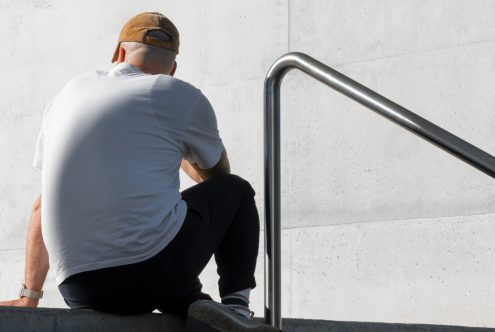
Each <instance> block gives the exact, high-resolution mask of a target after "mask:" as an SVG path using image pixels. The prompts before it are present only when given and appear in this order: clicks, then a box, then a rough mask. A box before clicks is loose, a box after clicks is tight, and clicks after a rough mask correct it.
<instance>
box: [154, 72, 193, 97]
mask: <svg viewBox="0 0 495 332" xmlns="http://www.w3.org/2000/svg"><path fill="white" fill-rule="evenodd" d="M153 89H154V90H156V91H157V92H160V91H170V90H172V91H176V92H178V93H181V94H187V95H191V96H197V97H199V96H200V95H202V93H201V90H200V89H198V88H197V87H195V86H194V85H192V84H191V83H189V82H186V81H183V80H181V79H179V78H176V77H173V76H170V75H157V79H156V81H155V84H154V85H153Z"/></svg>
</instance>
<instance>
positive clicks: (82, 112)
mask: <svg viewBox="0 0 495 332" xmlns="http://www.w3.org/2000/svg"><path fill="white" fill-rule="evenodd" d="M198 125H199V126H203V128H201V130H197V128H196V127H197V126H198ZM205 128H206V131H205ZM208 131H211V132H212V135H211V137H212V139H214V137H218V135H214V134H217V133H218V132H217V129H216V120H215V117H214V114H213V111H212V109H211V106H210V105H209V103H208V101H207V100H206V98H205V97H204V96H203V95H202V94H201V92H200V91H199V90H198V89H196V88H194V87H193V86H191V85H189V84H187V83H185V82H182V81H180V80H177V79H175V78H173V77H171V76H166V75H148V74H144V73H142V72H141V71H140V70H139V69H138V68H136V67H134V66H132V65H130V64H128V63H125V62H123V63H121V64H119V65H118V66H117V67H115V68H114V69H112V70H111V71H110V72H109V73H106V72H91V73H87V74H83V75H80V76H78V77H76V78H75V79H73V80H72V81H70V82H69V83H68V84H67V86H66V87H65V88H64V89H63V90H62V91H61V92H60V93H59V95H58V96H57V97H56V98H55V99H54V101H53V102H52V104H51V105H50V106H49V108H48V109H47V112H46V114H45V119H44V124H43V129H42V133H41V134H40V137H41V140H40V142H39V147H38V148H39V150H40V153H39V154H38V156H37V158H36V160H35V164H38V165H39V166H41V157H43V158H42V159H43V180H42V185H43V200H44V207H43V210H42V213H43V216H42V221H43V237H44V239H45V242H46V245H47V248H48V250H49V252H50V253H51V255H50V260H51V263H52V264H51V265H52V266H55V267H56V269H57V281H58V282H59V283H60V282H62V281H63V280H64V279H65V278H66V277H67V276H69V275H72V274H75V273H79V272H82V271H87V270H95V269H100V268H105V267H110V266H117V265H125V264H131V263H135V262H139V261H142V260H145V259H148V258H150V257H152V256H154V255H155V254H157V253H158V252H159V251H160V250H162V249H163V248H164V247H165V246H166V245H167V244H168V243H169V242H170V241H171V240H172V239H173V238H174V237H175V235H176V234H177V232H178V231H179V229H180V228H181V226H182V223H183V221H184V218H185V215H186V211H187V206H186V204H185V202H184V201H182V200H181V195H180V192H179V167H180V163H181V159H182V157H183V155H184V157H185V158H188V157H189V158H191V159H192V161H193V162H198V163H199V164H200V165H201V164H203V165H206V166H208V167H211V166H212V165H208V164H209V163H210V161H209V159H210V160H212V161H213V162H215V161H217V160H218V156H219V155H220V153H221V151H222V149H223V146H222V144H221V141H220V142H216V143H217V144H213V145H212V146H217V147H218V148H215V149H213V150H214V151H209V152H207V153H205V152H202V154H203V155H202V156H196V155H195V151H196V147H195V146H194V145H195V144H198V143H192V144H189V142H198V139H199V141H201V140H205V138H204V137H201V138H199V137H195V135H197V134H196V132H201V133H202V135H204V133H206V134H208ZM207 139H208V138H207V137H206V140H207ZM199 144H201V143H199ZM200 150H204V149H200ZM217 150H218V151H217Z"/></svg>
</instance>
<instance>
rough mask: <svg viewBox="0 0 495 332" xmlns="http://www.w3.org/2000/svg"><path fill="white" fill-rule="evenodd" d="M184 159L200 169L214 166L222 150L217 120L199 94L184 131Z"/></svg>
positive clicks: (211, 109)
mask: <svg viewBox="0 0 495 332" xmlns="http://www.w3.org/2000/svg"><path fill="white" fill-rule="evenodd" d="M184 146H185V151H184V156H183V157H184V159H186V160H187V161H189V162H190V163H191V164H197V165H198V166H199V167H200V168H201V169H208V168H212V167H213V166H215V165H216V164H217V163H218V161H219V160H220V157H221V155H222V151H223V149H224V146H223V143H222V139H221V138H220V134H219V132H218V127H217V119H216V116H215V112H214V111H213V107H212V106H211V104H210V102H209V101H208V99H207V98H206V97H205V96H204V95H203V94H201V96H200V97H199V99H198V101H197V102H196V104H195V106H194V107H193V109H192V110H191V113H190V116H189V119H188V123H187V126H186V129H185V131H184Z"/></svg>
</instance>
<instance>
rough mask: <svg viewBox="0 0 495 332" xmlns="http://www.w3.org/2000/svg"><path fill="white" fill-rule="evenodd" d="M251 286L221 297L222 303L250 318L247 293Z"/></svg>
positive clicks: (248, 293) (249, 291)
mask: <svg viewBox="0 0 495 332" xmlns="http://www.w3.org/2000/svg"><path fill="white" fill-rule="evenodd" d="M250 293H251V288H246V289H243V290H240V291H237V292H234V293H230V294H227V295H225V296H224V297H222V303H223V304H225V305H227V306H228V307H229V308H231V309H233V310H235V311H236V312H237V313H239V314H241V315H243V316H245V317H247V318H250V317H251V311H250V310H249V295H250Z"/></svg>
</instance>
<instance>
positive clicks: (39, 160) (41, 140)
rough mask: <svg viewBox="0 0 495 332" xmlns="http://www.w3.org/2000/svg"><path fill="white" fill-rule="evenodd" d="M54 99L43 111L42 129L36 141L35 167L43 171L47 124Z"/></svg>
mask: <svg viewBox="0 0 495 332" xmlns="http://www.w3.org/2000/svg"><path fill="white" fill-rule="evenodd" d="M54 99H55V98H54ZM54 99H52V100H51V101H50V102H49V103H48V105H47V106H46V108H45V110H44V111H43V118H42V120H41V128H40V131H39V133H38V139H37V140H36V147H35V149H34V158H33V167H34V168H35V169H38V170H40V171H41V169H42V168H43V154H44V152H45V129H44V127H45V122H46V116H47V113H48V110H49V109H50V107H51V106H52V104H53V101H54Z"/></svg>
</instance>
